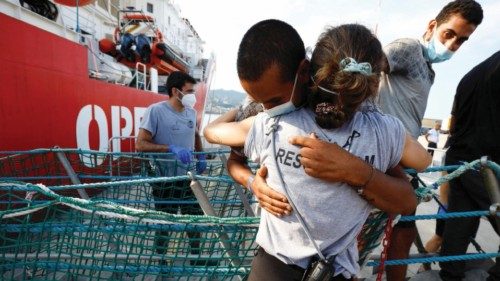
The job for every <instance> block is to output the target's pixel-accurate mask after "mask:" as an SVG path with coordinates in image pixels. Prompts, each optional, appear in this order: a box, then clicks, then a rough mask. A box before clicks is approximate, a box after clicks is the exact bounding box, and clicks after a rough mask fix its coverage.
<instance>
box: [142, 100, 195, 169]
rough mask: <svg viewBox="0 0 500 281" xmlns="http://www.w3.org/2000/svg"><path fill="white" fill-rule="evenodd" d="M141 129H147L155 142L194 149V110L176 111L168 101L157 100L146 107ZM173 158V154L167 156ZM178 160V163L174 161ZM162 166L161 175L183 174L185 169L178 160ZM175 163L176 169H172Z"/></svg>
mask: <svg viewBox="0 0 500 281" xmlns="http://www.w3.org/2000/svg"><path fill="white" fill-rule="evenodd" d="M140 128H141V129H145V130H147V131H149V132H150V133H151V135H152V137H153V142H154V143H156V144H166V145H172V144H173V145H177V146H180V147H184V148H187V149H189V150H191V151H193V150H194V135H195V130H196V111H195V110H194V109H192V108H184V110H183V111H182V112H178V111H176V110H175V109H174V108H172V106H171V105H170V104H169V103H168V102H164V101H162V102H158V103H155V104H152V105H151V106H149V107H148V109H147V110H146V112H145V113H144V116H143V118H142V121H141V125H140ZM167 159H172V160H174V159H175V157H174V156H167ZM176 162H178V163H176ZM167 163H168V165H166V166H165V167H163V169H162V171H161V175H162V176H176V175H185V174H186V172H187V170H186V169H185V168H182V166H183V165H182V164H181V162H180V161H168V162H167ZM174 165H177V167H178V168H177V169H173V167H174Z"/></svg>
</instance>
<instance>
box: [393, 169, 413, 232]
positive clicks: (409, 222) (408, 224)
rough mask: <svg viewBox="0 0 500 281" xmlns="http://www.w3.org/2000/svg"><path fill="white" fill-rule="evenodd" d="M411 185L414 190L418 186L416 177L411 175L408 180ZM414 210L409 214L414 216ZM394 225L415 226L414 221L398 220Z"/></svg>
mask: <svg viewBox="0 0 500 281" xmlns="http://www.w3.org/2000/svg"><path fill="white" fill-rule="evenodd" d="M410 184H411V186H412V187H413V190H416V189H417V188H418V178H417V177H413V178H412V179H411V181H410ZM415 211H416V210H415ZM414 215H415V212H413V213H412V214H411V216H414ZM394 227H399V228H412V227H416V224H415V221H414V220H412V221H398V223H396V225H395V226H394Z"/></svg>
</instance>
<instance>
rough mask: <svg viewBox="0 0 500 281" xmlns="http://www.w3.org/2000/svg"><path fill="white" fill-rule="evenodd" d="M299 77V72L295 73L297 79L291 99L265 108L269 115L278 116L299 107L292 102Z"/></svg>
mask: <svg viewBox="0 0 500 281" xmlns="http://www.w3.org/2000/svg"><path fill="white" fill-rule="evenodd" d="M297 78H298V73H297V74H295V81H294V82H293V89H292V95H291V96H290V100H289V101H287V102H285V103H283V104H280V105H278V106H275V107H273V108H269V109H264V112H265V113H267V115H269V117H276V116H279V115H283V114H287V113H290V112H292V111H294V110H296V109H297V107H296V106H295V105H294V104H293V102H292V100H293V95H294V94H295V86H297ZM262 107H264V105H262ZM264 108H265V107H264Z"/></svg>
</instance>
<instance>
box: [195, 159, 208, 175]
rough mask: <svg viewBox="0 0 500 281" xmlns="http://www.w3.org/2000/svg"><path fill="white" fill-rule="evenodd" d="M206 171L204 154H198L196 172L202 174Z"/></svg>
mask: <svg viewBox="0 0 500 281" xmlns="http://www.w3.org/2000/svg"><path fill="white" fill-rule="evenodd" d="M206 169H207V157H206V155H205V154H198V162H196V172H197V173H198V174H201V173H203V172H204V171H205V170H206Z"/></svg>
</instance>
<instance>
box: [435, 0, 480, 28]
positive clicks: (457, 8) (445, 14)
mask: <svg viewBox="0 0 500 281" xmlns="http://www.w3.org/2000/svg"><path fill="white" fill-rule="evenodd" d="M456 14H460V15H461V16H462V17H463V18H464V19H465V20H466V21H468V22H469V23H472V24H474V25H476V26H478V25H479V24H481V22H482V21H483V8H481V5H480V4H479V3H477V2H476V1H474V0H455V1H452V2H450V3H448V4H447V5H446V6H444V8H443V9H442V10H441V11H440V12H439V14H438V15H437V17H436V21H437V24H438V25H440V24H442V23H444V22H446V21H448V20H449V19H450V17H451V16H452V15H456Z"/></svg>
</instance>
